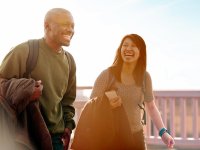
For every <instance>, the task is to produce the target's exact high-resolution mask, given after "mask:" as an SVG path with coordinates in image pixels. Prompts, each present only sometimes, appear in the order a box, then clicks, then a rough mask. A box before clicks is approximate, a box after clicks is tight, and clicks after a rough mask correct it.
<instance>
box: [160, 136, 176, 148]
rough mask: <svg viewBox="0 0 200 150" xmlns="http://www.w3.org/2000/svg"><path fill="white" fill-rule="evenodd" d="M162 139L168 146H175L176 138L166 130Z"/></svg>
mask: <svg viewBox="0 0 200 150" xmlns="http://www.w3.org/2000/svg"><path fill="white" fill-rule="evenodd" d="M161 138H162V141H163V142H164V143H165V144H166V145H167V147H168V148H173V147H174V144H175V142H174V139H173V138H172V136H171V135H170V134H169V133H167V132H165V133H164V134H163V135H162V137H161Z"/></svg>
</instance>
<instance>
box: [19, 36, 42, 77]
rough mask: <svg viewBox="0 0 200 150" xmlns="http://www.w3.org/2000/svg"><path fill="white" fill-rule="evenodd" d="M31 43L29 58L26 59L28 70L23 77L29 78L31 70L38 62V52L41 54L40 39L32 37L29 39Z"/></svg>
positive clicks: (29, 43)
mask: <svg viewBox="0 0 200 150" xmlns="http://www.w3.org/2000/svg"><path fill="white" fill-rule="evenodd" d="M28 45H29V53H28V58H27V60H26V72H25V73H24V75H23V77H25V78H29V77H30V73H31V71H32V70H33V69H34V67H35V66H36V64H37V59H38V54H39V40H37V39H31V40H28Z"/></svg>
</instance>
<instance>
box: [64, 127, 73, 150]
mask: <svg viewBox="0 0 200 150" xmlns="http://www.w3.org/2000/svg"><path fill="white" fill-rule="evenodd" d="M71 132H72V131H71V130H70V129H69V128H65V131H64V134H63V136H62V142H63V146H64V150H68V147H69V142H70V137H71Z"/></svg>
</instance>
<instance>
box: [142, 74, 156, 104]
mask: <svg viewBox="0 0 200 150" xmlns="http://www.w3.org/2000/svg"><path fill="white" fill-rule="evenodd" d="M145 80H146V81H145V94H144V101H145V102H150V101H152V100H154V95H153V89H152V81H151V76H150V74H149V73H148V72H146V76H145Z"/></svg>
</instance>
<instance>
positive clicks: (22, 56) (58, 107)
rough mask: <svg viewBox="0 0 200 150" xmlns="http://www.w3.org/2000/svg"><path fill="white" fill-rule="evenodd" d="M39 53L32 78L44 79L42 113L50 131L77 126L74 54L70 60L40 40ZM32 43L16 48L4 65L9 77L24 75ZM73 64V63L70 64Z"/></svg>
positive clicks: (0, 73) (3, 74) (2, 72)
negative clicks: (75, 120) (75, 119)
mask: <svg viewBox="0 0 200 150" xmlns="http://www.w3.org/2000/svg"><path fill="white" fill-rule="evenodd" d="M39 45H40V46H39V56H38V60H37V64H36V67H35V68H34V70H33V71H32V73H31V78H33V79H35V80H41V81H42V84H43V86H44V87H43V91H42V96H41V97H40V99H39V102H40V105H41V112H42V114H43V117H44V120H45V122H46V124H47V127H48V129H49V131H50V133H62V132H63V131H64V128H65V127H68V128H70V129H74V128H75V123H74V120H73V117H74V114H75V110H74V107H73V106H72V104H73V102H74V100H75V97H76V65H75V62H74V59H73V57H72V56H71V55H70V54H69V53H68V55H69V56H70V57H71V61H68V57H67V56H66V54H65V52H64V51H62V52H61V53H55V52H53V50H51V49H50V48H49V47H48V46H47V45H46V44H45V42H44V39H43V38H42V39H39ZM27 57H28V43H27V42H24V43H21V44H19V45H17V46H16V47H14V48H13V49H12V50H11V51H10V52H9V53H8V54H7V56H6V57H5V58H4V60H3V62H2V64H1V66H0V76H1V77H3V78H6V79H10V78H13V77H14V78H22V77H23V74H24V73H25V70H26V60H27ZM69 63H70V64H71V66H69Z"/></svg>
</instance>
